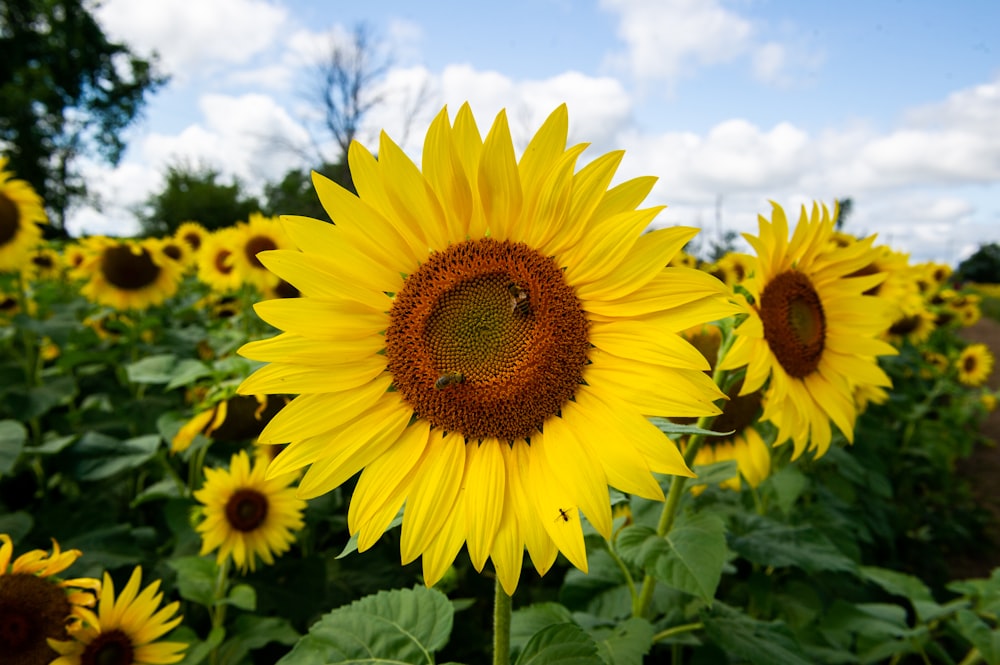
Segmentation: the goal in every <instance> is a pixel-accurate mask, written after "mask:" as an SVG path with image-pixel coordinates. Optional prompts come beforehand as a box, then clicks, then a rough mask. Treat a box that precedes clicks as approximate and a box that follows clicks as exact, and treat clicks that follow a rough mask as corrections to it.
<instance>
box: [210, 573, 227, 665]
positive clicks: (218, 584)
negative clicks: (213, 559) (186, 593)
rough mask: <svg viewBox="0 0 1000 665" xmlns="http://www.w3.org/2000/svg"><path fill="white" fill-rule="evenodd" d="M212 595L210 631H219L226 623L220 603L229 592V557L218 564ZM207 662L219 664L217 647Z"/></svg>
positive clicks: (223, 608)
mask: <svg viewBox="0 0 1000 665" xmlns="http://www.w3.org/2000/svg"><path fill="white" fill-rule="evenodd" d="M213 591H214V592H213V594H212V608H211V615H212V630H213V631H215V630H217V629H221V628H222V625H223V624H224V623H225V622H226V603H224V602H222V601H224V600H225V599H226V594H227V593H228V592H229V557H226V558H225V559H223V560H222V563H221V564H219V571H218V574H217V575H216V577H215V589H214V590H213ZM209 662H210V663H211V665H217V663H218V662H219V647H218V645H216V646H214V647H212V653H211V654H210V656H209Z"/></svg>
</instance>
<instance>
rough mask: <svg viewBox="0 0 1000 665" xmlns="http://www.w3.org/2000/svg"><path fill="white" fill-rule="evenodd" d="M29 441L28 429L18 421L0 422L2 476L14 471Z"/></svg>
mask: <svg viewBox="0 0 1000 665" xmlns="http://www.w3.org/2000/svg"><path fill="white" fill-rule="evenodd" d="M27 440H28V429H27V428H26V427H25V426H24V425H22V424H21V423H19V422H18V421H16V420H0V476H3V475H5V474H8V473H10V472H11V471H13V470H14V465H16V464H17V460H18V458H20V456H21V451H22V450H24V444H25V442H26V441H27Z"/></svg>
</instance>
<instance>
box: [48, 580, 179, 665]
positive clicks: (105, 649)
mask: <svg viewBox="0 0 1000 665" xmlns="http://www.w3.org/2000/svg"><path fill="white" fill-rule="evenodd" d="M141 582H142V569H141V568H139V567H136V568H135V569H134V570H133V571H132V575H131V577H129V580H128V583H127V584H126V585H125V588H124V589H122V592H121V594H119V595H118V596H117V597H116V596H115V586H114V582H113V581H112V579H111V576H110V575H108V573H104V581H103V583H102V584H101V599H100V603H99V604H98V606H97V611H96V612H94V611H91V610H84V611H83V615H84V618H83V620H82V623H81V624H80V625H79V626H77V627H75V628H74V629H72V630H71V631H70V636H71V638H72V639H70V640H65V641H58V640H50V641H49V645H50V646H51V647H52V648H53V649H55V650H56V651H58V652H59V657H58V658H56V659H55V660H53V661H52V662H51V665H98V664H99V665H169V664H170V663H177V662H179V661H181V660H182V659H183V658H184V651H185V650H186V649H187V644H186V643H184V642H162V641H158V640H160V638H161V637H163V636H164V635H166V634H167V633H168V632H170V631H171V630H173V629H174V628H176V627H177V625H178V624H180V622H181V617H180V616H174V615H176V614H177V610H178V609H179V608H180V603H179V602H176V601H175V602H172V603H170V604H169V605H167V606H165V607H163V608H161V607H160V604H161V602H162V601H163V592H162V591H160V581H159V580H156V581H155V582H153V583H152V584H150V585H148V586H147V587H146V588H145V589H142V591H140V590H139V587H140V584H141Z"/></svg>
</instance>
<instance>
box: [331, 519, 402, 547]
mask: <svg viewBox="0 0 1000 665" xmlns="http://www.w3.org/2000/svg"><path fill="white" fill-rule="evenodd" d="M402 523H403V509H402V508H400V510H399V512H398V513H396V516H395V517H394V518H393V519H392V522H390V523H389V526H387V527H386V528H385V530H386V531H390V530H392V529H395V528H396V527H397V526H399V525H400V524H402ZM357 551H358V534H357V533H355V534H354V535H353V536H351V537H350V538H349V539H348V540H347V544H346V545H344V549H342V550H341V551H340V554H338V555H337V557H336V558H338V559H343V558H344V557H345V556H347V555H349V554H353V553H355V552H357Z"/></svg>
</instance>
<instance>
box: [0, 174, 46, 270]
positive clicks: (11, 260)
mask: <svg viewBox="0 0 1000 665" xmlns="http://www.w3.org/2000/svg"><path fill="white" fill-rule="evenodd" d="M7 161H8V160H7V158H6V157H0V272H3V271H5V270H19V269H20V268H21V267H22V266H24V264H25V263H26V262H27V261H28V256H29V255H30V252H31V250H32V249H33V248H34V247H35V245H37V244H38V243H39V242H41V240H42V230H41V229H40V228H38V225H39V224H45V223H47V222H48V218H47V217H46V215H45V208H44V207H43V205H42V198H41V197H40V196H38V194H37V193H36V192H35V190H34V189H33V188H32V187H31V185H30V184H28V183H27V182H26V181H24V180H19V179H17V178H14V174H13V173H11V172H10V171H8V170H7Z"/></svg>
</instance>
